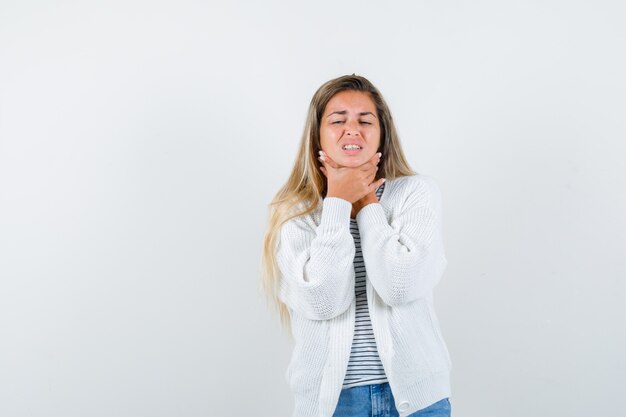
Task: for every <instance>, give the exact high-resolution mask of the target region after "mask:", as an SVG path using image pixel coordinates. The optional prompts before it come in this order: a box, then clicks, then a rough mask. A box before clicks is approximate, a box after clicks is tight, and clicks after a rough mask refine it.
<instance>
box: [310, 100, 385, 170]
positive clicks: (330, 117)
mask: <svg viewBox="0 0 626 417" xmlns="http://www.w3.org/2000/svg"><path fill="white" fill-rule="evenodd" d="M320 143H321V145H322V150H323V151H324V152H325V153H326V154H327V155H328V156H330V158H331V159H332V160H333V161H335V162H336V163H337V164H339V165H341V166H347V167H356V166H359V165H362V164H363V163H365V162H367V161H368V160H369V159H370V158H372V157H373V156H374V154H375V153H376V152H377V151H378V147H379V146H380V123H379V121H378V115H377V113H376V106H375V105H374V102H373V101H372V99H371V98H370V96H369V94H368V93H364V92H362V91H342V92H340V93H337V94H335V95H334V96H333V97H332V98H331V99H330V101H329V102H328V104H327V105H326V108H325V109H324V114H323V115H322V120H321V122H320ZM350 144H354V145H359V146H360V149H355V150H351V149H345V148H344V147H345V145H350Z"/></svg>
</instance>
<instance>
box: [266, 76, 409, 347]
mask: <svg viewBox="0 0 626 417" xmlns="http://www.w3.org/2000/svg"><path fill="white" fill-rule="evenodd" d="M341 91H362V92H365V93H368V94H369V96H370V97H371V99H372V101H373V102H374V105H375V106H376V110H377V113H378V114H377V116H378V120H379V123H380V136H381V137H380V147H379V149H378V151H379V152H382V158H381V160H380V162H379V164H378V171H377V175H376V178H375V180H378V179H379V178H385V179H387V180H390V179H393V178H398V177H403V176H407V175H415V174H416V173H415V172H414V171H413V170H412V169H411V168H410V167H409V164H408V162H407V160H406V158H405V157H404V153H403V151H402V148H401V146H400V140H399V138H398V134H397V132H396V128H395V126H394V123H393V119H392V117H391V112H390V111H389V108H388V107H387V103H386V102H385V100H384V99H383V96H382V95H381V94H380V92H379V91H378V89H377V88H376V87H374V85H373V84H372V83H371V82H370V81H368V80H367V79H366V78H364V77H361V76H358V75H354V74H352V75H344V76H341V77H338V78H335V79H332V80H330V81H327V82H326V83H324V84H323V85H322V86H321V87H320V88H319V89H318V90H317V91H316V92H315V94H314V95H313V98H312V99H311V103H310V105H309V110H308V113H307V118H306V122H305V125H304V132H303V134H302V138H301V140H300V147H299V150H298V153H297V157H296V159H295V163H294V166H293V169H292V171H291V174H290V175H289V178H288V179H287V182H286V183H285V184H284V185H283V186H282V187H281V188H280V190H279V191H278V192H277V193H276V195H275V196H274V198H273V199H272V202H271V203H270V204H269V206H268V208H269V214H268V227H267V230H266V232H265V236H264V238H263V254H262V258H261V282H260V284H261V289H262V291H263V292H264V293H265V295H266V297H267V299H268V302H269V304H270V305H273V306H274V307H275V308H276V309H277V310H278V313H279V316H280V321H281V323H282V325H283V327H284V328H285V329H286V330H287V332H288V334H289V335H290V336H291V318H290V316H289V310H288V308H287V306H286V305H285V304H284V303H283V302H282V301H281V300H280V299H279V298H278V289H279V285H278V284H279V280H280V278H281V272H280V270H279V268H278V265H277V264H276V249H277V244H278V239H279V237H280V233H279V231H280V228H281V226H282V225H283V224H284V223H285V222H287V221H289V220H290V219H292V218H294V217H298V216H302V215H307V214H309V213H311V212H312V211H313V210H315V209H316V208H317V207H318V205H319V204H320V202H321V199H322V198H323V196H324V195H325V193H326V177H325V176H324V174H322V173H321V171H320V170H319V168H318V166H319V165H320V164H318V162H319V161H318V160H317V155H318V151H319V150H320V149H321V146H320V122H321V118H322V115H323V113H324V110H325V109H326V105H327V104H328V102H329V101H330V99H331V98H332V97H333V96H334V95H335V94H337V93H339V92H341ZM301 204H303V205H301ZM298 207H303V208H304V209H303V210H302V208H301V211H299V212H298ZM294 209H295V210H294Z"/></svg>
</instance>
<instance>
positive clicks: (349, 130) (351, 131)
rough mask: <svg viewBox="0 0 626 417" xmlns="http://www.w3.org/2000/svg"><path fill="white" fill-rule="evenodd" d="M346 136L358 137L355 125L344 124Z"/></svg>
mask: <svg viewBox="0 0 626 417" xmlns="http://www.w3.org/2000/svg"><path fill="white" fill-rule="evenodd" d="M346 135H348V136H358V135H359V129H358V128H357V124H356V123H354V122H352V123H347V124H346Z"/></svg>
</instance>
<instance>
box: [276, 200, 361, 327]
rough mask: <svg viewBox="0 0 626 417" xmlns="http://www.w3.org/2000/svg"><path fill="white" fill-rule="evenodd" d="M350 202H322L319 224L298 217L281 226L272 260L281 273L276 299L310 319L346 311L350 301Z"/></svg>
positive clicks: (351, 277) (323, 318)
mask: <svg viewBox="0 0 626 417" xmlns="http://www.w3.org/2000/svg"><path fill="white" fill-rule="evenodd" d="M351 210H352V204H350V202H349V201H347V200H344V199H342V198H338V197H327V198H325V199H324V200H323V202H322V214H321V220H320V223H319V226H317V227H316V228H315V229H313V227H312V226H310V225H309V224H307V223H306V222H305V221H303V220H302V219H301V218H298V217H296V218H294V219H290V220H289V221H287V222H286V223H284V224H283V225H282V226H281V230H280V240H279V244H278V247H277V252H276V261H277V264H278V267H279V269H280V271H281V278H280V281H279V282H280V285H279V294H278V295H279V298H280V299H281V300H282V301H283V302H284V303H285V304H286V305H287V306H288V307H290V308H291V309H293V310H295V311H297V312H298V313H300V314H302V315H303V316H304V317H306V318H309V319H312V320H328V319H331V318H333V317H336V316H338V315H340V314H341V313H343V312H344V311H346V310H347V309H348V307H350V304H351V303H352V299H353V298H354V296H355V295H354V284H355V283H354V281H355V280H354V277H355V274H354V255H355V251H356V249H355V246H354V238H353V237H352V234H351V233H350V212H351Z"/></svg>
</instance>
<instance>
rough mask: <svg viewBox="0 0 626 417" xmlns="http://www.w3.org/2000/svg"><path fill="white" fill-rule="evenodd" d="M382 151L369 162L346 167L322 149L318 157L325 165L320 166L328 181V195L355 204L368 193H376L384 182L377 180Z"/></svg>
mask: <svg viewBox="0 0 626 417" xmlns="http://www.w3.org/2000/svg"><path fill="white" fill-rule="evenodd" d="M380 157H381V153H380V152H377V153H375V154H374V156H372V157H371V158H370V159H369V160H368V161H367V162H365V163H363V164H361V165H359V166H356V167H346V166H341V165H339V164H337V163H336V162H335V161H333V160H332V159H330V157H329V156H328V155H327V154H326V153H323V151H320V157H319V158H318V159H319V160H320V161H321V162H322V164H323V166H322V167H320V170H321V171H322V173H323V174H324V175H325V176H326V180H327V183H328V186H327V192H326V197H339V198H343V199H344V200H347V201H349V202H350V203H351V204H354V203H355V202H356V201H358V200H360V199H362V198H363V197H365V196H366V195H368V194H371V193H374V192H375V191H376V188H378V187H379V186H380V185H381V184H382V183H383V180H382V178H381V179H379V180H377V181H375V180H374V179H375V177H376V171H377V170H378V163H379V162H380Z"/></svg>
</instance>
